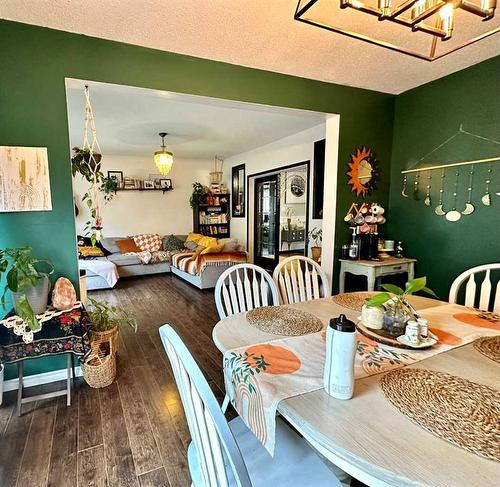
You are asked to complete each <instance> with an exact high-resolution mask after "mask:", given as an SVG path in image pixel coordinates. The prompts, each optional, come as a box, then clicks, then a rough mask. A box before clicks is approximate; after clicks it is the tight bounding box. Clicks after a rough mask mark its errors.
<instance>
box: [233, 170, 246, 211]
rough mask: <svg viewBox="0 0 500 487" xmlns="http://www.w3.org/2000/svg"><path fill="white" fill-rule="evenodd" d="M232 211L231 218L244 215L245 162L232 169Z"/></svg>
mask: <svg viewBox="0 0 500 487" xmlns="http://www.w3.org/2000/svg"><path fill="white" fill-rule="evenodd" d="M231 180H232V191H231V195H232V210H233V211H232V213H233V218H243V217H244V216H245V164H240V165H238V166H234V167H233V169H232V178H231Z"/></svg>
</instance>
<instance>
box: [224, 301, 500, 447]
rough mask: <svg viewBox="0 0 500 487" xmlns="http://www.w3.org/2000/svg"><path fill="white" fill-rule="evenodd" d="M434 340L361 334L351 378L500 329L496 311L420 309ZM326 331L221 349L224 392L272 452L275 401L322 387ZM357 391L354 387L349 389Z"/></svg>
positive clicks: (452, 307)
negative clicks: (399, 341)
mask: <svg viewBox="0 0 500 487" xmlns="http://www.w3.org/2000/svg"><path fill="white" fill-rule="evenodd" d="M419 314H420V316H421V317H422V318H425V319H427V320H428V322H429V329H430V330H431V331H432V333H434V335H436V336H437V337H438V338H439V343H438V344H436V345H435V346H433V347H432V348H430V349H426V350H406V349H401V348H395V347H391V346H387V345H382V344H380V343H377V342H375V341H373V340H371V339H369V338H367V337H365V336H364V335H361V334H360V333H358V334H357V339H358V347H357V354H356V358H355V365H354V371H355V378H356V379H360V378H362V377H367V376H369V375H373V374H379V373H381V372H387V371H389V370H391V369H396V368H399V367H403V366H405V365H410V364H414V363H416V362H419V361H420V360H424V359H426V358H429V357H431V356H433V355H436V354H438V353H442V352H446V351H448V350H451V349H452V348H455V347H459V346H462V345H465V344H467V343H470V342H473V341H474V340H476V339H478V338H480V337H483V336H492V335H498V334H500V316H498V315H495V314H493V313H486V312H480V311H477V310H473V309H470V308H466V307H464V306H460V305H451V304H450V305H445V306H436V307H432V308H427V309H424V310H421V311H419ZM324 363H325V331H322V332H318V333H311V334H308V335H303V336H298V337H290V338H282V339H277V340H273V341H271V342H266V343H259V344H255V345H251V346H249V347H241V348H237V349H233V350H228V351H227V352H225V353H224V378H225V385H226V392H227V394H228V395H229V398H230V400H231V403H232V404H233V406H234V407H235V409H236V411H237V412H238V414H239V415H240V416H241V418H242V419H243V421H244V422H245V423H246V425H247V426H248V427H249V428H250V430H251V431H252V432H253V433H254V434H255V436H256V437H257V438H258V439H259V440H260V441H261V442H262V444H263V445H264V446H265V447H266V449H267V450H268V451H269V453H270V454H271V455H273V452H274V434H275V420H276V410H277V408H278V403H279V402H280V401H281V400H283V399H286V398H289V397H293V396H297V395H300V394H305V393H307V392H312V391H315V390H318V389H321V388H323V368H324ZM354 394H356V391H354Z"/></svg>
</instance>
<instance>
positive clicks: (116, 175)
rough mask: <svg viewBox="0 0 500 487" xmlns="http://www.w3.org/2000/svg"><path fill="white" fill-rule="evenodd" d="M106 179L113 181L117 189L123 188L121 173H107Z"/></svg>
mask: <svg viewBox="0 0 500 487" xmlns="http://www.w3.org/2000/svg"><path fill="white" fill-rule="evenodd" d="M108 178H109V179H114V180H115V181H116V183H117V184H118V187H119V188H123V171H108Z"/></svg>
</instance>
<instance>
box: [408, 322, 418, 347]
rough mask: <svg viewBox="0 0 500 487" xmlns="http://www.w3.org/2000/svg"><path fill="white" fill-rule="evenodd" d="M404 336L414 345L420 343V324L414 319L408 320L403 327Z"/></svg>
mask: <svg viewBox="0 0 500 487" xmlns="http://www.w3.org/2000/svg"><path fill="white" fill-rule="evenodd" d="M405 337H406V339H407V340H408V341H409V342H410V343H412V344H414V345H418V344H419V343H420V325H419V324H418V323H417V322H416V321H412V320H411V321H408V323H407V324H406V329H405Z"/></svg>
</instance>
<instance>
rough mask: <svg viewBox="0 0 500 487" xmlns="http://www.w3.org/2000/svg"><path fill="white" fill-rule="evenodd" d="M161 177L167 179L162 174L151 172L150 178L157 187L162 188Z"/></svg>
mask: <svg viewBox="0 0 500 487" xmlns="http://www.w3.org/2000/svg"><path fill="white" fill-rule="evenodd" d="M160 179H165V177H164V176H163V175H162V174H150V175H149V180H150V181H153V182H154V185H155V188H157V189H160Z"/></svg>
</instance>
